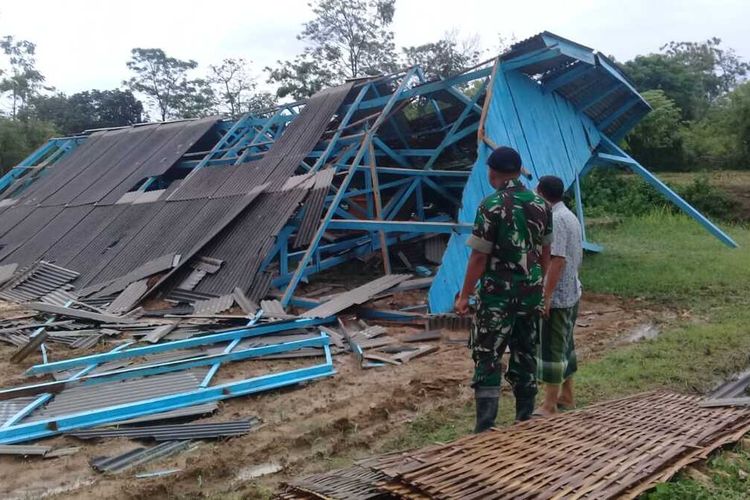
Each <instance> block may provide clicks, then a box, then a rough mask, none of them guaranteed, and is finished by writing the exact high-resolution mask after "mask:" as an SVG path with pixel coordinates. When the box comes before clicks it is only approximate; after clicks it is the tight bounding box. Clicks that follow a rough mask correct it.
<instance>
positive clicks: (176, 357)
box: [0, 258, 444, 477]
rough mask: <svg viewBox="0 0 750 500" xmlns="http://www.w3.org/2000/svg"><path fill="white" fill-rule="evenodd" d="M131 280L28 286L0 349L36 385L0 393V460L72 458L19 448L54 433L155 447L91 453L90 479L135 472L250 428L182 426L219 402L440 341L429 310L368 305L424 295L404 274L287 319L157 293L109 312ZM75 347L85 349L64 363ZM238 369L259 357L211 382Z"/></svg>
mask: <svg viewBox="0 0 750 500" xmlns="http://www.w3.org/2000/svg"><path fill="white" fill-rule="evenodd" d="M167 261H170V262H172V261H173V258H170V259H162V262H161V263H159V264H158V265H156V264H149V269H151V270H153V269H164V266H167V265H169V264H168V262H167ZM200 262H201V264H200V268H196V269H197V270H199V271H202V272H210V270H211V268H212V266H216V265H218V264H217V263H216V262H211V261H208V260H203V261H200ZM37 268H38V269H41V270H44V272H45V273H48V272H49V270H50V269H52V270H54V273H57V274H60V275H65V269H63V268H59V269H58V268H57V266H51V267H49V266H47V263H44V262H42V263H41V264H40V265H39V266H38V267H37ZM25 275H26V276H27V278H26V279H24V280H18V279H16V280H9V281H8V282H7V283H6V287H5V288H4V289H3V290H4V291H7V290H17V289H18V288H19V285H21V284H23V283H28V282H30V281H31V280H32V279H33V278H34V277H35V276H38V275H39V273H38V272H33V271H32V272H26V273H25ZM143 275H144V272H139V273H134V274H131V275H130V276H129V277H128V278H127V279H121V280H119V281H118V282H117V283H110V284H109V285H108V288H106V287H105V288H101V289H99V290H98V291H97V292H93V293H92V294H90V295H89V294H87V293H88V291H85V293H86V295H85V296H81V295H79V294H78V293H77V291H76V290H75V289H73V288H71V287H70V286H69V285H68V282H67V281H65V280H55V281H54V282H50V281H49V280H40V281H42V282H43V283H44V284H45V286H41V287H34V288H33V289H34V290H35V291H34V292H33V296H31V295H27V296H25V297H24V299H25V301H24V302H23V303H20V304H18V305H17V306H15V308H14V310H12V311H10V312H8V313H7V314H9V316H8V318H7V319H5V320H4V321H2V322H0V342H3V343H6V344H9V345H12V346H15V347H16V348H17V350H16V351H15V353H14V354H13V356H12V361H13V362H14V363H28V358H29V357H32V356H33V357H37V356H41V363H37V364H33V365H31V366H30V367H29V368H28V369H27V371H26V374H27V375H29V376H36V377H39V376H44V377H46V380H41V381H40V380H36V381H33V382H31V383H25V384H19V385H16V386H15V387H7V388H5V389H1V390H0V444H2V445H3V446H2V447H0V453H5V454H17V455H24V456H29V455H39V456H43V457H45V458H51V457H55V456H63V455H64V454H66V453H73V452H75V451H78V449H79V448H80V447H79V446H66V447H63V448H62V449H59V450H58V449H52V448H51V447H49V446H43V445H40V446H27V445H21V444H19V443H27V442H29V441H35V440H38V439H41V438H45V437H50V436H54V435H59V434H63V435H66V436H70V438H73V439H75V440H77V441H82V442H85V441H87V440H92V439H95V440H100V439H111V438H127V439H132V440H137V441H156V442H157V443H156V444H154V445H148V446H142V445H139V446H137V447H135V448H132V449H130V450H128V451H127V452H124V453H122V454H119V455H116V456H111V457H91V465H92V467H93V468H94V469H95V470H97V471H100V472H105V473H112V474H113V473H120V472H125V471H130V470H135V469H136V468H141V466H144V465H145V464H147V463H150V462H152V461H155V460H158V459H161V458H165V457H168V456H172V455H174V454H176V453H181V452H184V451H186V450H189V449H192V448H193V447H194V446H196V445H197V444H198V443H199V442H200V441H201V440H206V439H228V438H231V437H233V436H238V435H241V434H245V433H248V432H251V431H253V430H255V429H257V428H258V427H259V426H260V425H262V423H261V422H260V420H259V419H257V418H253V419H249V420H247V419H245V420H230V421H215V418H210V419H208V420H203V421H202V420H197V421H195V422H185V420H192V419H196V418H202V417H207V416H211V415H212V414H214V413H216V412H217V410H218V408H219V406H218V402H219V401H221V400H223V399H227V398H232V397H237V396H243V395H248V394H254V393H258V392H261V391H267V390H273V389H276V388H279V387H284V386H290V385H295V384H298V383H300V382H305V381H309V380H314V379H316V378H320V377H329V376H332V375H334V373H335V371H336V370H335V369H334V357H335V356H341V355H349V356H351V357H352V359H353V360H354V362H355V363H356V365H357V366H359V367H361V368H375V367H383V366H396V365H401V364H404V363H408V362H411V361H412V360H414V359H416V358H420V357H422V356H426V355H428V354H430V353H433V352H436V351H437V350H438V349H439V342H440V341H441V340H443V338H444V335H443V332H442V331H441V330H436V329H430V328H429V324H430V316H429V315H427V314H420V313H415V312H411V311H400V310H393V309H385V308H382V306H379V305H378V304H382V303H383V302H388V301H392V300H393V297H394V294H399V293H402V292H409V293H412V292H413V291H415V290H421V291H420V292H419V293H420V294H421V297H422V299H421V300H422V302H424V301H425V300H426V298H425V297H424V292H423V290H424V289H425V288H427V287H429V285H430V283H431V280H430V279H424V278H413V277H412V276H411V275H408V274H392V275H387V276H384V277H381V278H377V279H375V280H373V281H370V282H368V283H365V284H364V285H362V286H359V287H355V288H353V289H351V290H343V289H338V287H333V286H326V285H325V284H323V287H322V288H321V287H320V286H318V288H317V290H316V291H315V292H311V295H315V296H317V298H301V297H300V298H295V299H294V303H295V304H296V306H295V308H294V309H290V310H288V311H285V310H284V309H283V308H282V307H281V304H280V303H279V301H278V300H276V299H264V300H261V301H260V303H259V304H257V305H256V304H255V303H254V302H253V301H252V299H250V298H249V297H247V296H245V294H244V293H242V291H241V290H239V289H238V290H235V291H234V292H233V293H232V294H229V295H227V296H226V297H225V298H211V299H205V300H204V299H202V298H196V297H194V296H189V297H169V298H167V299H166V301H157V302H153V301H152V302H150V303H148V304H146V306H147V307H148V309H146V308H144V307H137V308H135V309H129V308H128V307H124V306H123V307H122V308H120V307H117V304H118V303H121V304H125V303H132V301H131V300H130V299H128V300H125V299H123V297H126V296H130V297H132V296H136V295H137V294H138V293H140V290H141V289H140V288H139V289H137V290H136V292H135V293H133V294H131V293H130V292H129V289H131V290H132V289H135V288H136V287H134V286H132V285H133V284H134V283H135V284H137V283H139V282H141V281H143V280H144V279H145V278H144V277H143ZM132 280H135V281H132ZM126 282H127V283H126ZM28 290H31V288H28ZM112 290H115V293H111V292H112ZM322 290H325V291H323V292H322ZM334 290H335V291H336V293H329V294H328V295H321V293H326V292H331V291H334ZM29 293H30V292H29ZM96 294H98V295H96ZM95 295H96V297H95V300H93V301H92V300H91V299H90V297H94V296H95ZM220 299H221V300H220ZM390 303H394V302H390ZM122 310H129V312H127V313H122V312H121V311H122ZM292 311H294V312H292ZM399 323H402V324H406V325H409V326H410V328H411V330H412V331H413V330H414V327H419V328H421V329H422V331H419V332H418V333H411V334H408V335H405V334H403V333H401V334H395V333H394V330H393V329H392V327H391V325H394V324H399ZM75 351H84V352H83V355H80V356H78V357H72V358H71V357H69V356H70V354H71V353H74V352H75ZM53 358H54V359H53ZM251 360H253V361H261V362H264V363H261V364H259V365H257V366H258V367H259V368H258V370H262V371H263V373H262V374H257V375H255V376H252V377H250V378H244V379H241V380H236V379H229V380H224V379H222V374H221V372H220V368H221V366H222V365H226V364H229V363H234V362H241V361H251ZM279 360H284V363H281V362H280V361H279ZM289 363H292V364H293V366H290V365H289ZM258 370H255V371H254V372H253V373H255V372H257V371H258ZM73 444H74V443H73ZM172 472H174V471H172ZM172 472H169V473H172ZM164 473H165V474H166V473H167V472H164ZM147 477H148V476H147Z"/></svg>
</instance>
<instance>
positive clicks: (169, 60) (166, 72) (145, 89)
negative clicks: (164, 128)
mask: <svg viewBox="0 0 750 500" xmlns="http://www.w3.org/2000/svg"><path fill="white" fill-rule="evenodd" d="M130 52H131V54H132V57H131V59H130V61H128V62H127V63H126V64H127V67H128V69H129V70H130V71H132V72H133V73H135V75H134V76H132V77H131V78H130V79H129V80H126V81H124V82H123V85H126V86H127V87H128V88H130V90H132V91H133V92H140V93H142V94H144V95H146V96H147V97H148V99H149V100H150V101H151V102H152V104H153V105H154V106H155V107H156V109H157V110H158V112H159V115H160V117H161V119H162V120H166V119H168V118H194V117H198V116H206V115H208V114H211V111H212V107H213V102H214V96H213V90H212V89H211V87H210V85H208V82H207V81H206V80H203V79H200V78H190V77H189V72H190V71H191V70H194V69H195V68H196V67H197V66H198V63H197V62H195V61H193V60H192V59H191V60H188V61H183V60H180V59H176V58H174V57H169V56H167V54H166V53H165V52H164V51H163V50H162V49H142V48H135V49H132V50H131V51H130Z"/></svg>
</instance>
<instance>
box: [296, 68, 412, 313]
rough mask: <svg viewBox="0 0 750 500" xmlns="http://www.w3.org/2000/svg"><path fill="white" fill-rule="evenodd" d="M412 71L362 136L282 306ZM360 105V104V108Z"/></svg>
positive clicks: (406, 87)
mask: <svg viewBox="0 0 750 500" xmlns="http://www.w3.org/2000/svg"><path fill="white" fill-rule="evenodd" d="M414 72H415V68H411V69H410V70H409V71H407V72H406V74H405V75H404V77H403V79H402V80H401V82H400V83H399V85H398V88H397V89H396V91H395V92H394V93H393V94H392V95H390V96H388V100H387V101H386V102H385V105H384V106H383V109H382V110H381V111H380V113H379V114H378V117H377V118H376V119H375V123H373V124H372V127H371V128H370V129H369V130H368V131H367V132H366V134H365V137H363V138H362V142H361V144H360V147H359V149H358V151H357V155H356V156H355V157H354V160H352V163H351V166H350V168H349V172H348V173H347V174H346V177H344V179H343V180H342V181H341V185H340V186H339V188H338V189H339V191H338V192H337V193H336V197H335V198H334V199H333V201H332V202H331V206H330V207H329V209H328V211H327V212H326V215H325V216H324V217H323V220H322V222H321V224H320V226H319V227H318V230H317V231H316V233H315V236H313V239H312V241H311V242H310V246H309V247H308V249H307V251H306V252H305V254H304V255H303V256H302V259H301V260H300V262H299V264H298V265H297V269H296V270H295V272H294V274H293V275H292V277H291V278H290V280H289V284H288V285H287V287H286V289H285V290H284V295H283V296H282V297H281V304H282V306H286V305H287V303H288V302H289V299H290V298H291V297H292V295H294V290H295V289H296V288H297V285H298V284H299V281H300V279H302V274H303V273H304V272H305V268H306V267H307V265H308V264H309V262H310V259H312V257H313V254H314V253H315V248H316V247H317V246H318V244H319V243H320V239H321V238H322V237H323V233H325V232H326V230H327V227H328V223H329V222H330V220H331V219H332V218H333V215H334V213H335V212H336V208H338V206H339V204H340V203H341V200H342V199H343V197H344V193H345V192H346V190H347V188H348V187H349V184H350V183H351V181H352V179H353V178H354V175H355V174H356V173H357V168H356V167H358V166H359V165H360V164H361V162H362V159H363V158H364V155H365V151H366V150H367V149H368V146H369V145H370V141H371V140H372V137H374V136H375V134H376V133H377V131H378V129H379V128H380V126H381V125H382V124H383V123H384V122H385V121H386V120H387V119H388V118H389V117H390V116H389V115H390V112H391V110H392V109H393V107H394V106H395V105H396V103H397V102H398V101H399V99H400V98H401V97H402V96H403V94H404V93H405V92H408V91H409V90H408V88H409V87H408V85H409V83H410V80H411V79H412V77H413V76H414ZM361 107H362V105H360V109H361Z"/></svg>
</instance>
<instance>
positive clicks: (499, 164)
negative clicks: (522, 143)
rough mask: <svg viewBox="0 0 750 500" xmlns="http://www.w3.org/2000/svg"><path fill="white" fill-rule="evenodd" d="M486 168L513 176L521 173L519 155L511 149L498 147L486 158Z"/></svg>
mask: <svg viewBox="0 0 750 500" xmlns="http://www.w3.org/2000/svg"><path fill="white" fill-rule="evenodd" d="M487 166H488V167H490V168H491V169H492V170H494V171H496V172H501V173H504V174H514V173H517V172H520V171H521V155H519V154H518V151H516V150H515V149H513V148H509V147H507V146H500V147H499V148H497V149H495V150H494V151H493V152H492V154H490V157H489V158H487Z"/></svg>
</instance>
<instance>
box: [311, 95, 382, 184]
mask: <svg viewBox="0 0 750 500" xmlns="http://www.w3.org/2000/svg"><path fill="white" fill-rule="evenodd" d="M370 88H372V84H371V83H368V84H365V85H363V86H362V88H361V89H360V91H359V93H358V94H357V97H355V98H354V102H352V105H351V106H349V109H348V110H347V112H346V114H344V117H343V118H342V119H341V123H340V124H339V127H338V129H337V130H336V132H334V134H333V137H332V138H331V140H330V142H329V143H328V146H327V147H326V149H325V150H324V151H323V154H321V156H320V158H318V160H317V161H316V162H315V164H314V165H313V166H312V169H311V170H312V171H313V172H317V171H318V170H320V168H321V167H322V166H323V165H325V162H326V161H328V158H329V156H330V155H331V153H332V152H333V149H334V147H335V146H336V143H337V142H338V140H339V138H340V137H341V133H342V132H343V131H344V129H346V128H347V127H348V126H349V121H350V120H351V119H352V116H354V112H355V111H356V110H357V109H358V108H359V104H360V103H361V102H362V99H364V98H365V95H367V92H369V91H370Z"/></svg>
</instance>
